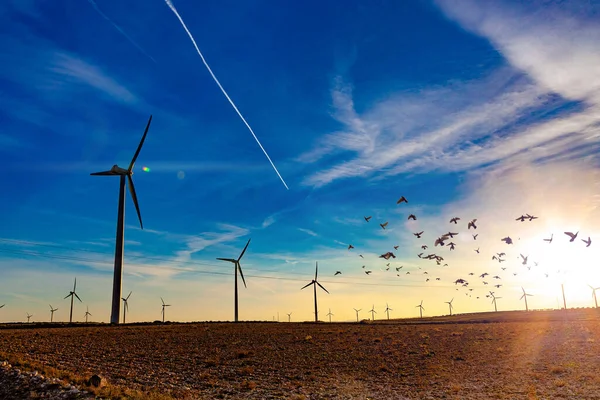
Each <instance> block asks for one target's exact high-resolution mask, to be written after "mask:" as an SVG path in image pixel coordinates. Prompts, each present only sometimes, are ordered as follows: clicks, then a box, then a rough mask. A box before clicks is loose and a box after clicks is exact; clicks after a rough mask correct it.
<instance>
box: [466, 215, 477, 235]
mask: <svg viewBox="0 0 600 400" xmlns="http://www.w3.org/2000/svg"><path fill="white" fill-rule="evenodd" d="M475 222H477V219H472V220H471V221H470V222H469V223H468V224H467V228H468V229H471V228H473V229H477V225H475ZM475 236H477V235H475Z"/></svg>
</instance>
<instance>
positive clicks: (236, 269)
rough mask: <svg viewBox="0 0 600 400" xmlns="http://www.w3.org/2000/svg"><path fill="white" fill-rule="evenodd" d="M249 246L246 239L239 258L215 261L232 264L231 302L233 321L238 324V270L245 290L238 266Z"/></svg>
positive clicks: (242, 275) (239, 266)
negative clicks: (232, 286) (232, 303)
mask: <svg viewBox="0 0 600 400" xmlns="http://www.w3.org/2000/svg"><path fill="white" fill-rule="evenodd" d="M249 244H250V239H248V243H246V247H244V250H242V253H241V254H240V256H239V257H238V258H237V260H236V259H233V258H217V260H221V261H229V262H230V263H233V275H234V277H235V278H234V289H233V291H234V295H233V302H234V313H233V314H234V321H235V322H238V270H239V271H240V276H241V277H242V282H244V287H245V288H247V286H246V280H245V279H244V273H243V272H242V266H241V265H240V260H241V259H242V257H243V256H244V253H245V252H246V249H247V248H248V245H249Z"/></svg>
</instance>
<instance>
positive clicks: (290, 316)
mask: <svg viewBox="0 0 600 400" xmlns="http://www.w3.org/2000/svg"><path fill="white" fill-rule="evenodd" d="M287 316H288V322H292V313H289V314H288V315H287Z"/></svg>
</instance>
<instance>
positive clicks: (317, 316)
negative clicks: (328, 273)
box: [300, 261, 329, 322]
mask: <svg viewBox="0 0 600 400" xmlns="http://www.w3.org/2000/svg"><path fill="white" fill-rule="evenodd" d="M318 274H319V262H318V261H317V262H316V263H315V279H313V280H312V281H310V283H308V284H306V285H304V286H303V287H302V289H304V288H307V287H309V286H310V285H313V291H314V294H315V322H319V311H318V310H317V285H319V287H320V288H321V289H323V290H324V291H325V292H327V294H329V291H328V290H327V289H325V288H324V287H323V285H321V284H320V283H319V282H318V281H317V276H318ZM302 289H300V290H302Z"/></svg>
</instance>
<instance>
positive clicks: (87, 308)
mask: <svg viewBox="0 0 600 400" xmlns="http://www.w3.org/2000/svg"><path fill="white" fill-rule="evenodd" d="M91 316H92V314H91V313H90V307H89V306H86V307H85V323H86V324H87V322H88V317H91Z"/></svg>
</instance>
